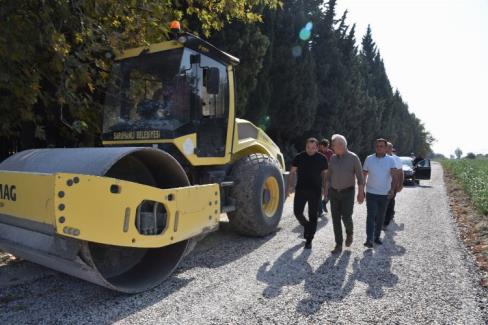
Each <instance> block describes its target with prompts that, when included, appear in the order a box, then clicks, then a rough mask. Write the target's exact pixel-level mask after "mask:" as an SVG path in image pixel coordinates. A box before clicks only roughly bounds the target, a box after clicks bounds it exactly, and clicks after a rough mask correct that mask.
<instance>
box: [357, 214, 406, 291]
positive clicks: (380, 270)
mask: <svg viewBox="0 0 488 325" xmlns="http://www.w3.org/2000/svg"><path fill="white" fill-rule="evenodd" d="M403 230H404V225H403V224H401V225H398V224H396V223H395V222H394V221H392V223H390V226H389V227H388V230H386V231H385V232H384V234H385V235H384V237H383V245H381V246H379V247H378V246H376V248H375V250H374V251H373V250H365V251H364V253H363V257H362V258H361V259H360V260H359V259H358V258H356V259H355V260H354V262H353V276H354V278H355V279H356V280H357V281H361V282H364V283H365V284H367V285H368V288H367V289H366V294H367V295H368V296H370V297H371V298H373V299H380V298H382V297H383V296H384V294H385V292H384V288H385V287H388V288H391V287H394V286H395V285H396V284H397V283H398V276H397V275H395V274H393V273H392V272H391V263H392V257H394V256H401V255H404V254H405V252H406V249H405V248H404V247H403V246H399V245H397V244H396V243H395V238H394V237H395V235H396V233H397V232H398V231H403Z"/></svg>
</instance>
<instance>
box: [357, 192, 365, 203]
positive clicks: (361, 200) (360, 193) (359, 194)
mask: <svg viewBox="0 0 488 325" xmlns="http://www.w3.org/2000/svg"><path fill="white" fill-rule="evenodd" d="M363 202H364V191H359V192H358V203H359V204H362V203H363Z"/></svg>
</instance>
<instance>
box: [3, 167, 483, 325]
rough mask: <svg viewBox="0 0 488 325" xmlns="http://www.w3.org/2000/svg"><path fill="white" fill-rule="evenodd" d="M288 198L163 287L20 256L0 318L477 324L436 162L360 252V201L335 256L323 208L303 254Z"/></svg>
mask: <svg viewBox="0 0 488 325" xmlns="http://www.w3.org/2000/svg"><path fill="white" fill-rule="evenodd" d="M291 201H292V200H290V199H289V200H288V201H287V203H286V208H285V213H284V215H283V219H282V221H281V223H280V229H279V231H278V232H277V233H276V234H275V235H273V236H269V237H267V238H262V239H253V238H246V237H241V236H238V235H236V234H235V233H233V232H232V231H231V230H230V229H229V227H228V225H227V223H226V222H222V225H221V229H220V230H219V231H218V232H216V233H214V234H211V235H210V236H208V237H206V238H205V239H204V240H202V241H201V242H200V243H199V245H198V246H197V247H196V249H195V250H194V251H193V252H192V253H191V254H190V256H188V257H187V258H186V259H185V260H184V261H183V263H182V264H181V266H180V267H179V269H178V270H177V272H176V273H175V274H174V275H173V276H172V277H171V278H170V279H169V280H168V281H166V282H165V283H164V284H163V285H161V286H159V287H157V288H155V289H153V290H150V291H148V292H145V293H142V294H137V295H124V294H119V293H116V292H111V291H109V290H107V289H104V288H101V287H98V286H95V285H92V284H90V283H88V282H84V281H81V280H77V279H75V278H72V277H69V276H65V275H63V274H60V273H57V272H54V271H50V270H47V269H45V268H43V267H40V266H37V265H34V264H31V263H29V262H17V263H10V264H8V265H6V266H1V267H0V324H23V323H31V324H39V323H48V324H58V323H59V324H61V323H63V324H65V323H73V324H83V323H96V324H107V323H114V322H115V323H119V324H222V323H233V324H273V323H276V324H293V323H299V324H331V323H333V324H363V323H386V324H418V323H427V322H429V323H441V324H445V323H449V324H486V323H487V311H488V297H487V296H488V295H487V291H486V290H484V289H482V288H481V287H480V286H478V282H479V279H480V278H479V273H478V271H477V269H476V267H475V266H474V263H473V259H472V257H471V255H469V254H468V253H467V250H466V249H465V248H464V246H463V244H462V242H461V241H460V240H459V238H458V230H457V225H456V224H455V222H454V221H453V219H452V217H451V215H450V211H449V208H448V199H447V197H446V192H445V188H444V183H443V179H442V169H441V167H440V166H439V165H437V164H434V166H433V174H432V180H431V181H425V182H422V183H421V186H416V187H406V188H405V189H404V190H403V192H402V193H400V194H399V196H398V198H397V208H396V211H397V213H396V217H395V223H394V224H393V225H391V226H390V228H389V230H387V231H386V232H385V234H384V245H383V246H379V247H376V248H375V249H374V250H365V248H364V247H363V242H364V241H365V218H366V209H365V205H356V207H355V213H354V222H355V237H354V243H353V245H352V247H351V248H350V249H345V250H344V251H343V253H342V254H341V255H339V256H332V255H331V254H330V250H332V249H333V246H334V240H333V232H332V222H331V220H330V216H328V217H327V218H326V219H322V220H320V222H319V231H318V232H317V235H316V239H315V240H314V242H313V249H312V250H311V251H309V250H304V249H303V239H302V238H301V229H300V227H298V226H297V222H296V220H295V218H294V217H293V215H292V202H291Z"/></svg>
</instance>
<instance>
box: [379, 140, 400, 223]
mask: <svg viewBox="0 0 488 325" xmlns="http://www.w3.org/2000/svg"><path fill="white" fill-rule="evenodd" d="M395 151H396V150H395V148H393V144H392V143H391V142H388V145H387V147H386V153H387V155H388V156H390V157H392V158H393V159H394V160H395V167H396V169H395V175H396V178H397V180H396V184H397V188H396V189H395V194H393V197H392V198H391V199H389V200H388V205H387V207H386V214H385V221H384V223H383V230H386V227H388V225H389V224H390V222H391V220H393V218H394V217H395V197H396V194H397V193H398V192H400V191H401V190H402V189H403V168H402V166H403V163H402V160H401V159H400V157H398V156H397V155H395Z"/></svg>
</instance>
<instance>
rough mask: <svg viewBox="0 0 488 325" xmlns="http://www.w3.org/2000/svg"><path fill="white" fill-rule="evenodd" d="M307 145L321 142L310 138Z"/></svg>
mask: <svg viewBox="0 0 488 325" xmlns="http://www.w3.org/2000/svg"><path fill="white" fill-rule="evenodd" d="M307 143H315V144H318V143H319V140H317V138H308V139H307Z"/></svg>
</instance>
